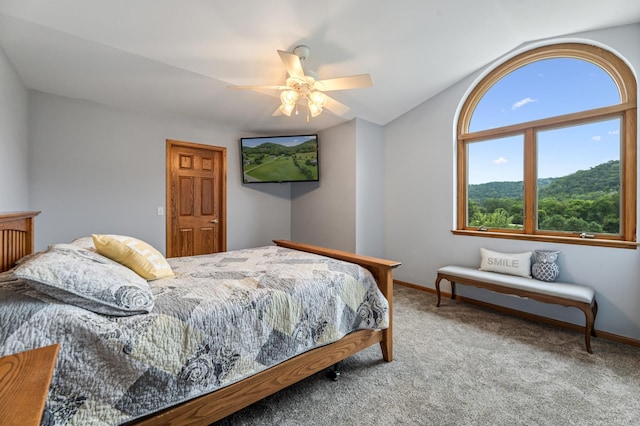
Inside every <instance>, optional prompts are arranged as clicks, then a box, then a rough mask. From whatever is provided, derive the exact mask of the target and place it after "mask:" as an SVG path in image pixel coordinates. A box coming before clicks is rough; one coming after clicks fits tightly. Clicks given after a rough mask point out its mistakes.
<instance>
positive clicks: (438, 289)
mask: <svg viewBox="0 0 640 426" xmlns="http://www.w3.org/2000/svg"><path fill="white" fill-rule="evenodd" d="M441 279H442V277H441V276H438V278H436V295H437V296H438V302H437V303H436V308H439V307H440V280H441Z"/></svg>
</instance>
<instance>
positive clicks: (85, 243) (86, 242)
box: [70, 237, 96, 251]
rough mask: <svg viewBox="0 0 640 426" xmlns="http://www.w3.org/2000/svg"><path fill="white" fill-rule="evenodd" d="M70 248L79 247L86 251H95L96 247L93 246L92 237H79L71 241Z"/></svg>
mask: <svg viewBox="0 0 640 426" xmlns="http://www.w3.org/2000/svg"><path fill="white" fill-rule="evenodd" d="M70 244H71V245H72V246H76V247H80V248H83V249H86V250H92V251H96V245H95V244H93V237H80V238H76V239H75V240H73V241H71V243H70Z"/></svg>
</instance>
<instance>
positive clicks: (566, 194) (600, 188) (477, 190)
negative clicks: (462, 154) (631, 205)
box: [469, 160, 620, 204]
mask: <svg viewBox="0 0 640 426" xmlns="http://www.w3.org/2000/svg"><path fill="white" fill-rule="evenodd" d="M538 191H539V196H540V198H548V197H551V198H556V199H559V200H564V199H567V198H579V199H584V200H594V199H597V198H598V197H600V196H601V195H603V194H609V193H612V192H619V191H620V161H618V160H615V161H613V160H612V161H608V162H606V163H602V164H598V165H597V166H595V167H592V168H590V169H589V170H578V171H577V172H575V173H572V174H570V175H567V176H562V177H557V178H543V179H538ZM522 194H523V182H522V181H518V182H488V183H481V184H477V185H469V198H470V199H471V200H473V201H475V202H477V203H480V204H482V203H483V202H484V201H486V200H487V199H488V198H511V199H516V200H522Z"/></svg>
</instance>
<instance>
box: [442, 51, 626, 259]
mask: <svg viewBox="0 0 640 426" xmlns="http://www.w3.org/2000/svg"><path fill="white" fill-rule="evenodd" d="M553 58H574V59H581V60H585V61H588V62H591V63H593V64H594V65H596V66H598V67H600V68H602V69H603V70H604V71H605V72H607V73H608V74H609V76H610V77H611V78H612V79H613V81H614V83H615V84H616V86H617V87H618V91H619V93H620V103H619V104H616V105H611V106H607V107H601V108H595V109H590V110H585V111H580V112H575V113H569V114H563V115H558V116H553V117H548V118H542V119H537V120H533V121H528V122H523V123H517V124H512V125H507V126H503V127H497V128H493V129H486V130H480V131H476V132H469V131H468V129H469V125H470V123H471V118H472V116H473V113H474V111H475V109H476V107H477V106H478V103H479V102H480V100H481V99H482V97H483V96H484V95H485V94H486V93H487V92H488V91H489V90H490V89H491V88H492V87H493V85H494V84H495V83H497V82H498V81H499V80H500V79H501V78H503V77H505V76H506V75H507V74H509V73H510V72H512V71H514V70H516V69H518V68H520V67H522V66H525V65H528V64H530V63H532V62H536V61H540V60H544V59H553ZM637 114H638V113H637V83H636V79H635V77H634V75H633V72H632V71H631V69H630V68H629V66H628V65H627V64H626V63H625V62H624V61H623V60H622V59H621V58H619V57H618V56H616V55H615V54H613V53H612V52H610V51H608V50H605V49H603V48H600V47H597V46H593V45H588V44H582V43H562V44H554V45H548V46H543V47H538V48H535V49H532V50H529V51H527V52H524V53H521V54H519V55H516V56H515V57H513V58H511V59H509V60H507V61H506V62H504V63H503V64H501V65H499V66H497V67H496V68H495V69H493V70H492V71H491V72H489V73H488V74H487V75H486V76H485V77H484V78H483V79H482V80H480V82H479V83H478V84H476V85H475V87H474V88H473V89H472V90H471V92H470V94H469V96H468V97H467V99H466V100H465V102H464V104H463V106H462V108H461V110H460V115H459V118H458V126H457V143H456V145H457V146H456V153H457V176H456V177H457V194H456V195H457V202H456V207H457V223H456V229H455V230H453V231H452V232H453V233H454V234H457V235H470V236H481V237H493V238H510V239H524V240H534V241H546V242H557V243H567V244H581V245H593V246H606V247H620V248H634V249H635V248H636V247H637V243H636V225H637V222H636V208H637V200H636V198H637ZM611 118H620V120H621V127H620V129H621V131H620V139H621V147H620V175H621V182H620V234H619V235H618V234H616V235H611V234H596V235H595V238H585V237H581V236H580V233H577V232H576V233H568V232H553V231H543V230H537V229H536V220H537V218H536V216H537V211H536V207H537V206H536V203H537V188H536V183H537V180H536V175H537V173H536V170H537V165H536V157H537V156H536V140H535V135H536V133H537V132H539V131H541V130H549V129H556V128H562V127H567V126H575V125H579V124H585V123H590V122H595V121H599V120H601V119H602V120H604V119H611ZM516 134H524V212H523V215H524V227H523V229H519V230H515V229H514V230H510V229H501V228H484V227H481V228H478V227H475V226H468V225H467V219H468V218H467V214H468V203H467V201H468V198H467V197H468V193H467V190H468V185H467V183H468V182H467V146H468V144H470V143H474V142H481V141H483V140H489V139H494V138H498V137H506V136H513V135H516Z"/></svg>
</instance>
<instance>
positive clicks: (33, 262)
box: [13, 244, 153, 316]
mask: <svg viewBox="0 0 640 426" xmlns="http://www.w3.org/2000/svg"><path fill="white" fill-rule="evenodd" d="M13 275H14V276H16V277H18V278H22V279H24V280H26V281H27V283H28V284H29V285H30V286H31V287H33V288H34V289H36V290H38V291H40V292H42V293H45V294H47V295H49V296H51V297H53V298H55V299H58V300H60V301H62V302H65V303H69V304H72V305H75V306H79V307H81V308H84V309H87V310H90V311H93V312H97V313H100V314H106V315H117V316H125V315H135V314H142V313H148V312H151V309H152V308H153V295H152V293H151V289H150V288H149V284H147V282H146V281H145V280H144V279H143V278H141V277H140V276H138V275H137V274H136V273H135V272H133V271H131V270H130V269H128V268H125V267H124V266H122V265H120V264H118V263H116V262H114V261H112V260H111V259H107V258H106V257H104V256H101V255H99V254H98V253H95V252H93V251H90V250H85V249H82V248H79V247H76V246H72V245H70V244H56V245H53V246H51V247H49V248H48V249H47V250H46V251H45V252H42V253H40V255H38V256H35V257H33V258H31V259H29V260H27V261H25V262H24V263H22V264H20V265H19V266H18V267H17V268H16V269H15V270H14V271H13Z"/></svg>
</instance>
